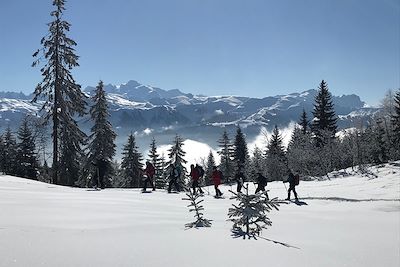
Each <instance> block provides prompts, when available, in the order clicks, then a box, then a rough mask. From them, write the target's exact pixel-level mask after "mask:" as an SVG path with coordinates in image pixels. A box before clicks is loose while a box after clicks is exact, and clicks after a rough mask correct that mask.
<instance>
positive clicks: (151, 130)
mask: <svg viewBox="0 0 400 267" xmlns="http://www.w3.org/2000/svg"><path fill="white" fill-rule="evenodd" d="M152 132H153V129H150V128H146V129H144V130H143V134H144V135H149V134H151V133H152Z"/></svg>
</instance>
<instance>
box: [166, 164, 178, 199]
mask: <svg viewBox="0 0 400 267" xmlns="http://www.w3.org/2000/svg"><path fill="white" fill-rule="evenodd" d="M179 176H180V173H179V170H178V168H177V167H175V165H174V164H172V163H171V164H170V165H169V185H168V193H171V189H172V185H174V186H175V189H176V191H178V192H179V185H178V178H179Z"/></svg>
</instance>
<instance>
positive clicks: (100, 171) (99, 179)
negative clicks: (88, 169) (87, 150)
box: [92, 159, 107, 189]
mask: <svg viewBox="0 0 400 267" xmlns="http://www.w3.org/2000/svg"><path fill="white" fill-rule="evenodd" d="M92 164H93V166H94V167H95V174H94V175H93V178H92V183H93V186H95V187H97V188H101V189H104V188H105V181H104V180H105V179H104V176H105V173H106V169H107V162H106V161H105V160H101V159H100V160H98V161H96V162H93V163H92Z"/></svg>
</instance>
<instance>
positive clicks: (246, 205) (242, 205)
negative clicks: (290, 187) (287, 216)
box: [228, 185, 283, 239]
mask: <svg viewBox="0 0 400 267" xmlns="http://www.w3.org/2000/svg"><path fill="white" fill-rule="evenodd" d="M244 188H245V189H246V193H241V192H233V191H230V192H231V193H232V194H233V196H232V197H231V199H235V200H237V201H239V204H238V205H235V204H232V206H233V208H229V211H228V217H229V219H228V221H231V222H233V227H232V230H231V231H232V236H233V237H234V238H238V237H243V239H246V237H247V238H248V239H251V238H254V239H257V238H256V237H257V236H259V235H260V233H261V231H262V229H267V226H271V225H272V221H271V220H270V218H268V217H267V215H266V214H267V213H268V212H270V211H271V210H272V209H275V210H279V208H278V207H279V204H281V203H283V202H282V201H279V200H277V198H273V199H268V195H267V194H265V193H258V194H255V195H251V194H250V195H249V191H248V185H247V187H244Z"/></svg>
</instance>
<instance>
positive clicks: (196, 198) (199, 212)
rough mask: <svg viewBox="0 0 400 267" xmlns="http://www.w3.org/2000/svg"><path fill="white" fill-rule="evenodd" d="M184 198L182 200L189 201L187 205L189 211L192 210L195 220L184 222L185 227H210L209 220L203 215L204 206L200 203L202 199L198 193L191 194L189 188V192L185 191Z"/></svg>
mask: <svg viewBox="0 0 400 267" xmlns="http://www.w3.org/2000/svg"><path fill="white" fill-rule="evenodd" d="M186 196H187V197H186V198H182V200H188V201H190V204H189V205H188V208H189V212H194V218H195V219H196V221H194V222H191V223H187V224H185V227H186V228H187V229H189V228H199V227H211V220H208V219H206V218H204V217H203V215H204V214H203V211H204V207H203V205H202V204H201V203H202V202H203V201H204V199H202V198H203V197H202V196H201V195H200V194H193V192H192V191H191V190H189V193H186Z"/></svg>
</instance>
